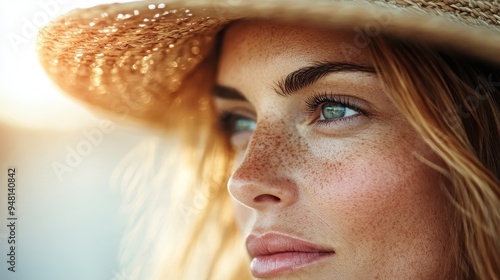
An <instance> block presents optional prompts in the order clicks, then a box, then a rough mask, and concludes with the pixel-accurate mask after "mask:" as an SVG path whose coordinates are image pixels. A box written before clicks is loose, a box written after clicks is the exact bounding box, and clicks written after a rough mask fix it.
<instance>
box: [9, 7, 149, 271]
mask: <svg viewBox="0 0 500 280" xmlns="http://www.w3.org/2000/svg"><path fill="white" fill-rule="evenodd" d="M106 2H110V1H102V0H101V1H96V0H85V1H82V0H78V1H75V0H73V1H68V0H64V1H63V0H36V1H35V0H23V1H2V2H1V4H0V135H1V136H0V155H1V157H0V260H1V261H0V279H4V280H10V279H85V280H88V279H132V278H133V277H131V276H130V275H127V274H126V273H124V272H123V267H122V268H120V267H119V266H120V264H119V260H118V256H119V248H120V242H121V240H122V237H123V236H124V229H125V224H126V223H125V221H126V219H127V217H126V216H124V213H123V212H122V211H120V210H121V209H122V207H121V202H122V195H121V192H120V190H119V189H117V188H116V187H114V188H113V187H111V185H112V184H110V181H111V177H112V174H113V173H114V172H116V169H117V167H118V166H119V164H120V162H122V161H123V160H124V158H125V157H126V156H127V155H128V154H129V152H130V151H131V150H134V149H135V150H136V149H137V147H141V145H144V143H149V142H151V141H157V136H155V135H152V134H151V133H150V132H149V131H146V130H141V129H138V128H131V127H125V126H123V125H119V124H116V123H113V122H112V121H110V120H107V119H106V118H105V116H94V115H93V114H91V113H89V112H88V111H87V110H86V109H85V108H83V107H82V106H81V105H79V104H78V103H75V102H73V101H72V100H70V99H69V98H67V97H66V96H65V95H63V94H62V93H61V92H60V91H59V90H58V89H57V88H56V87H55V86H54V85H53V84H52V83H51V82H50V81H49V80H48V79H47V78H46V77H45V75H44V72H43V70H42V69H41V67H40V65H39V63H38V60H37V57H36V51H35V38H36V33H37V29H38V28H40V27H42V26H43V25H44V24H46V23H47V22H48V21H49V20H50V19H51V18H54V17H57V16H58V15H61V14H63V13H65V12H67V11H69V10H72V9H74V8H84V7H90V6H93V5H96V4H103V3H106ZM111 2H116V1H111ZM122 2H123V1H122ZM103 123H104V125H105V126H106V127H108V128H109V129H108V130H106V131H104V130H103V129H102V126H103ZM89 135H90V136H89ZM92 141H93V142H92ZM9 167H15V168H16V177H17V178H16V179H17V184H16V215H15V216H16V217H17V219H18V220H17V223H16V272H15V273H12V272H10V271H8V270H7V268H8V266H9V264H8V263H7V253H8V250H7V249H8V246H10V245H9V244H7V241H8V235H9V231H8V228H7V224H8V222H7V206H8V205H7V169H8V168H9Z"/></svg>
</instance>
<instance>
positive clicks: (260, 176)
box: [228, 124, 298, 211]
mask: <svg viewBox="0 0 500 280" xmlns="http://www.w3.org/2000/svg"><path fill="white" fill-rule="evenodd" d="M283 135H284V134H283V133H282V132H280V131H279V129H277V128H276V127H274V128H273V127H272V126H271V127H269V126H268V127H267V128H266V127H265V126H264V125H260V124H257V127H256V128H255V130H254V132H253V134H252V137H251V139H250V142H249V143H248V146H247V150H246V153H245V156H244V158H243V160H242V162H241V164H240V165H239V166H238V167H237V168H236V170H235V171H234V173H233V174H232V176H231V178H230V179H229V182H228V189H229V193H230V194H231V196H232V197H233V198H234V199H236V200H238V201H239V202H240V203H242V204H244V205H246V206H247V207H250V208H253V209H256V210H259V211H265V210H266V209H271V208H273V209H274V208H276V207H286V206H290V205H292V204H293V203H295V202H296V200H297V197H298V188H297V186H296V183H295V182H294V180H293V179H292V177H293V176H292V174H291V172H292V170H293V160H292V158H293V152H294V151H293V145H291V143H290V141H291V140H290V137H285V136H283Z"/></svg>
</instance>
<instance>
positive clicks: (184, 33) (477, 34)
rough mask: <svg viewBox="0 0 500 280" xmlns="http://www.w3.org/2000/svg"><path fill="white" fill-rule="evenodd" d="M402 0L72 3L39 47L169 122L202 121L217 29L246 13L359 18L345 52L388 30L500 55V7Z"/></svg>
mask: <svg viewBox="0 0 500 280" xmlns="http://www.w3.org/2000/svg"><path fill="white" fill-rule="evenodd" d="M400 2H401V3H402V4H401V3H400V4H399V5H397V4H390V3H384V2H381V1H378V2H376V3H373V2H369V1H362V0H358V1H314V2H310V1H308V0H293V1H257V2H255V1H239V0H233V1H227V2H221V1H218V2H217V1H216V2H214V1H208V0H197V1H174V2H166V3H165V1H162V2H161V3H159V2H157V1H141V2H132V3H124V4H111V5H101V6H97V7H94V8H90V9H80V10H75V11H72V12H70V13H68V14H67V15H64V16H62V17H61V18H58V19H56V20H55V21H53V22H51V23H50V24H49V25H47V26H46V27H44V28H43V29H41V31H40V33H39V38H38V53H39V58H40V61H41V63H42V66H43V67H44V68H45V70H46V72H47V73H48V75H49V76H50V77H51V78H52V79H53V81H54V82H55V83H56V84H57V85H58V86H59V87H60V88H61V89H62V90H63V91H65V92H67V93H68V94H70V95H71V96H73V97H75V98H77V99H78V100H81V101H83V102H85V103H86V104H88V105H91V106H93V107H95V108H99V109H103V110H104V111H107V112H112V113H115V114H118V115H119V116H121V117H122V118H123V117H126V118H128V119H129V120H141V121H146V122H148V123H151V124H158V125H161V126H162V127H165V128H176V127H178V126H179V125H180V126H184V125H189V124H195V123H196V122H197V121H196V118H197V117H199V116H194V115H192V114H191V113H192V112H203V111H206V110H207V107H208V102H209V98H210V91H211V88H212V83H213V79H214V76H215V64H216V61H215V60H216V58H215V55H214V54H215V52H214V49H215V45H216V41H217V40H216V36H217V33H218V32H219V31H220V30H221V29H222V28H224V26H226V25H227V24H228V23H230V22H231V21H234V20H237V19H242V18H263V19H273V20H281V21H293V22H300V23H303V24H316V25H323V26H331V27H343V28H352V29H353V31H354V32H355V33H356V35H355V36H354V38H353V41H352V42H351V43H346V45H345V46H344V49H345V51H346V53H345V56H346V60H348V59H349V53H350V52H358V51H360V50H361V49H363V48H366V47H367V46H368V44H369V41H370V40H371V38H372V37H374V36H376V35H378V34H380V33H382V32H383V33H384V34H389V35H393V36H398V37H401V38H404V39H410V40H416V41H421V42H425V43H429V44H435V45H439V46H442V47H446V48H451V49H455V50H456V51H459V52H464V53H468V54H470V55H472V56H477V57H478V58H482V59H485V60H490V61H493V62H496V63H500V55H499V54H500V30H499V23H500V17H499V18H498V20H497V21H496V22H494V21H493V20H494V19H495V15H493V18H492V17H485V18H482V17H469V16H467V15H465V16H464V15H463V14H462V15H460V14H459V13H456V12H453V11H452V12H449V13H447V12H446V9H443V7H432V6H430V7H421V6H415V5H410V4H408V2H407V1H400ZM404 3H406V4H404ZM445 8H446V7H445ZM497 10H498V7H497ZM497 17H498V16H497ZM185 112H191V113H185Z"/></svg>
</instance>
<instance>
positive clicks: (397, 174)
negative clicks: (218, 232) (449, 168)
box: [215, 20, 451, 279]
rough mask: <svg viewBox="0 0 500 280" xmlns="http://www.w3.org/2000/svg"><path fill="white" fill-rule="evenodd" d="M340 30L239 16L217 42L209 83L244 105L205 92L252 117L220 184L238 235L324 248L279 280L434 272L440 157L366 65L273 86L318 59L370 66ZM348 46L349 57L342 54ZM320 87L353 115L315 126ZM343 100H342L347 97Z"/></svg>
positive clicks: (442, 206) (440, 261) (441, 227)
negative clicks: (329, 251)
mask: <svg viewBox="0 0 500 280" xmlns="http://www.w3.org/2000/svg"><path fill="white" fill-rule="evenodd" d="M354 35H355V34H354V33H353V32H350V31H349V30H331V29H328V30H326V29H319V28H312V27H307V26H295V25H285V24H279V23H271V22H265V21H251V20H250V21H239V22H237V23H235V24H233V25H231V26H230V27H229V28H228V29H227V31H226V33H225V36H224V38H223V43H222V49H221V53H220V58H219V64H218V74H217V81H216V82H217V84H218V85H221V86H224V87H227V88H232V89H234V90H235V91H238V92H239V93H241V95H242V96H243V97H245V98H246V100H247V101H242V100H233V99H228V98H220V97H216V98H215V104H216V108H217V109H218V110H219V111H221V112H222V111H224V112H230V113H233V114H239V115H243V116H244V117H245V118H247V119H249V120H250V121H252V120H253V121H255V124H256V127H255V129H254V130H252V129H250V130H243V131H240V132H237V133H233V134H232V135H230V137H231V138H230V139H231V143H232V144H233V146H234V149H235V151H236V165H235V170H234V172H233V174H232V176H231V178H230V180H229V183H228V189H229V192H230V194H231V196H232V199H233V200H234V205H235V213H236V216H237V221H238V223H239V225H240V227H241V230H242V232H243V234H244V236H245V237H246V236H247V235H248V234H250V233H254V234H263V233H267V232H278V233H283V234H286V235H289V236H293V237H297V238H300V239H302V240H306V241H309V242H312V243H314V244H318V245H321V246H324V247H328V248H333V250H334V251H335V254H334V255H333V256H332V257H329V258H327V259H325V260H323V261H321V262H318V263H315V264H314V265H311V266H307V267H304V268H301V269H296V270H293V271H291V272H287V273H285V274H283V275H279V276H278V278H280V279H440V278H442V277H443V273H445V272H444V271H443V268H444V267H445V266H446V264H447V259H448V255H447V252H448V251H449V248H448V246H449V245H448V241H449V234H448V230H447V229H449V228H450V226H451V225H450V224H449V219H447V217H446V215H445V213H447V209H448V208H447V206H446V203H445V197H444V195H443V194H442V191H441V188H440V180H441V177H440V175H439V174H438V173H437V172H436V171H434V170H433V169H431V168H430V167H428V166H427V165H425V164H423V163H422V162H421V161H420V160H419V159H417V157H416V156H415V154H419V155H422V156H424V157H425V158H426V159H428V160H430V161H433V162H435V163H436V164H439V160H438V159H437V157H436V156H435V155H434V154H432V152H431V151H430V149H429V148H428V147H427V146H425V145H424V144H423V143H422V142H421V140H420V138H419V136H418V135H417V134H416V132H415V131H414V130H413V129H412V128H411V127H410V125H409V124H408V123H407V122H406V121H405V119H404V117H403V116H402V115H401V114H400V113H399V112H398V111H397V110H396V108H395V106H394V104H392V103H391V102H390V100H389V99H388V97H387V96H386V95H385V94H384V92H383V91H382V88H381V84H380V81H379V79H378V78H377V75H376V74H375V73H367V72H336V73H330V74H327V75H325V76H324V77H323V78H320V79H319V80H317V81H316V82H314V83H312V84H310V85H309V86H307V87H305V88H303V89H301V90H299V91H298V92H296V93H294V94H292V95H290V96H282V95H279V94H277V92H276V91H279V88H278V86H277V84H278V83H279V81H281V80H283V79H284V77H286V76H287V75H288V74H289V73H290V72H293V71H295V70H297V69H299V68H301V67H305V66H310V65H313V64H314V63H315V62H318V61H333V62H349V63H355V64H359V65H366V66H372V64H371V61H370V54H369V50H368V48H365V49H358V50H355V52H349V53H350V55H349V57H347V56H345V55H344V53H345V52H344V49H343V47H344V48H345V43H347V44H349V45H353V40H354ZM353 54H354V55H353ZM324 92H328V93H331V94H332V95H337V96H338V95H342V96H345V97H346V98H348V99H349V100H350V101H352V103H354V104H357V105H359V106H358V107H360V108H361V109H362V110H363V113H359V114H358V113H356V114H355V115H354V116H351V117H347V118H344V120H343V121H336V122H331V123H329V124H325V123H319V122H318V120H319V119H320V118H321V117H322V113H321V112H322V110H321V106H318V108H317V109H316V110H315V111H314V112H310V111H308V110H307V109H305V108H306V102H307V100H308V98H311V97H312V96H315V95H318V94H322V93H324ZM352 103H351V104H352Z"/></svg>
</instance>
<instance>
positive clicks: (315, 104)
mask: <svg viewBox="0 0 500 280" xmlns="http://www.w3.org/2000/svg"><path fill="white" fill-rule="evenodd" d="M329 102H330V103H337V104H339V105H341V106H344V107H347V108H349V109H352V110H354V111H356V112H359V114H361V115H365V116H366V115H367V113H366V112H365V111H364V110H362V109H360V107H359V106H358V105H357V104H356V102H354V101H353V100H352V98H349V97H347V96H343V95H335V94H332V93H327V92H323V93H320V94H318V95H313V96H310V97H308V98H307V99H306V101H305V103H306V113H307V114H308V115H310V116H312V115H314V114H315V113H316V112H317V111H318V108H320V107H321V106H322V105H323V104H325V103H329ZM356 116H358V115H355V116H350V117H344V118H340V119H335V120H316V121H315V122H314V125H329V124H333V123H338V122H347V121H350V120H351V119H352V118H353V117H356Z"/></svg>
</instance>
